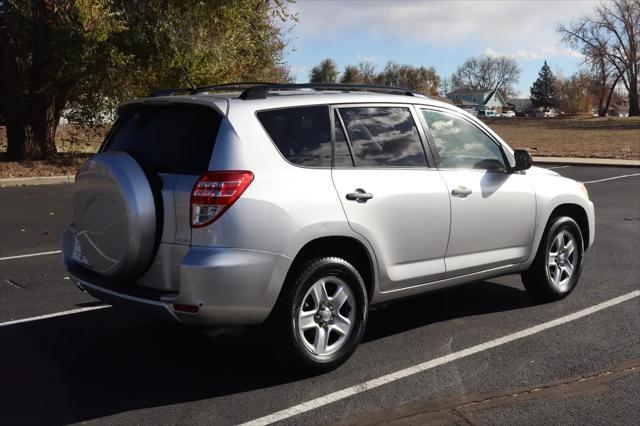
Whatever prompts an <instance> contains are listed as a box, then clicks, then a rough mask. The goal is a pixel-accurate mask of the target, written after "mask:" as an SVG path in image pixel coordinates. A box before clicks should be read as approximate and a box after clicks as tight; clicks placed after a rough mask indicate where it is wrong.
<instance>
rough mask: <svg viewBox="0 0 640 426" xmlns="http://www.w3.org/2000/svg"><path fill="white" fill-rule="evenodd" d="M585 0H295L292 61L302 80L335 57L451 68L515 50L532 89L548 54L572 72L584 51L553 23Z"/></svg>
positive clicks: (586, 6)
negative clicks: (566, 42) (481, 56)
mask: <svg viewBox="0 0 640 426" xmlns="http://www.w3.org/2000/svg"><path fill="white" fill-rule="evenodd" d="M596 4H597V3H596V2H594V1H582V0H535V1H528V0H520V1H517V0H511V1H497V0H477V1H472V0H467V1H440V0H437V1H392V0H388V1H382V0H378V1H366V0H356V1H337V0H325V1H321V0H298V2H297V3H295V4H293V5H291V6H290V8H291V9H292V11H294V12H296V13H297V14H298V19H299V22H298V23H297V24H296V25H295V27H294V28H293V31H292V32H291V33H290V34H289V40H290V44H289V51H288V53H287V61H288V63H289V65H290V66H291V71H292V73H293V75H294V76H295V77H296V79H297V81H298V82H306V81H308V79H309V70H310V69H311V67H313V65H315V64H317V63H318V62H320V60H322V59H324V58H327V57H330V58H332V59H334V60H335V61H336V62H337V64H338V67H339V68H340V69H343V68H344V66H345V65H347V64H356V63H358V62H361V61H364V60H369V61H372V62H374V63H375V64H376V66H377V68H378V70H380V69H382V68H383V67H384V65H385V63H386V62H387V61H389V60H393V61H396V62H398V63H402V64H405V63H406V64H411V65H416V66H419V65H425V66H433V67H435V68H436V71H437V72H438V74H439V75H440V76H448V75H450V74H451V73H452V72H453V71H455V69H456V67H457V66H458V65H459V64H461V63H462V62H463V61H464V60H465V59H466V58H468V57H471V56H475V55H478V54H483V53H484V54H492V55H510V56H513V57H514V58H515V59H516V61H517V62H518V65H519V66H520V68H521V69H522V74H521V76H520V82H519V84H517V85H516V89H517V90H518V91H519V92H520V95H521V96H523V97H527V96H528V95H529V87H530V86H531V84H532V83H533V81H534V80H535V79H536V77H537V75H538V71H539V70H540V67H541V66H542V64H543V62H544V60H545V59H546V60H547V62H548V63H549V65H550V66H551V68H552V69H553V70H554V72H561V73H562V74H564V75H570V74H572V73H573V72H575V71H576V70H577V69H578V67H579V66H580V63H581V62H582V57H581V55H580V54H579V53H578V52H575V51H573V50H571V49H570V48H569V47H568V46H566V45H564V44H562V43H561V41H560V37H559V35H558V34H557V33H556V31H555V28H556V26H557V24H558V23H560V22H562V23H567V22H569V21H571V20H572V19H575V18H577V17H579V16H581V15H583V14H585V13H589V12H590V11H591V10H593V9H594V7H595V6H596Z"/></svg>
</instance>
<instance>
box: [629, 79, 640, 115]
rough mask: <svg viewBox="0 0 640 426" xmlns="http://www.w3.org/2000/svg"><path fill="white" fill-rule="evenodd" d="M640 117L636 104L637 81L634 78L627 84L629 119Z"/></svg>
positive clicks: (638, 107)
mask: <svg viewBox="0 0 640 426" xmlns="http://www.w3.org/2000/svg"><path fill="white" fill-rule="evenodd" d="M638 115H640V104H639V103H638V79H637V78H634V79H633V80H631V81H630V82H629V117H634V116H638Z"/></svg>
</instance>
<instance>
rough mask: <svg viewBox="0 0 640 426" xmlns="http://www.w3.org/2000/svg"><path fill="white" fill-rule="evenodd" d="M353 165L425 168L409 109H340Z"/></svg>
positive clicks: (416, 130) (422, 150) (423, 154)
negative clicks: (353, 161)
mask: <svg viewBox="0 0 640 426" xmlns="http://www.w3.org/2000/svg"><path fill="white" fill-rule="evenodd" d="M339 111H340V116H341V117H342V121H343V123H344V127H345V130H346V132H347V136H348V138H349V142H350V144H351V150H352V153H353V158H354V160H355V163H356V166H382V167H426V166H427V159H426V156H425V153H424V149H423V148H422V143H421V142H420V136H419V135H418V129H417V128H416V124H415V122H414V121H413V117H412V116H411V111H410V110H409V108H404V107H357V108H340V110H339Z"/></svg>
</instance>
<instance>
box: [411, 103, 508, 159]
mask: <svg viewBox="0 0 640 426" xmlns="http://www.w3.org/2000/svg"><path fill="white" fill-rule="evenodd" d="M422 114H423V115H424V119H425V121H426V122H427V124H428V126H429V129H430V130H431V134H432V135H433V142H434V144H435V147H436V150H437V152H438V155H437V157H438V158H437V159H436V162H437V166H438V167H439V168H465V169H483V170H492V171H505V170H506V167H505V163H504V157H503V156H502V151H501V150H500V147H499V146H498V144H496V142H494V141H493V140H492V139H491V138H490V137H489V136H487V135H486V134H485V133H484V132H483V131H482V130H480V129H479V128H477V127H476V126H474V125H473V124H471V123H469V122H468V121H466V120H463V119H462V118H458V117H456V116H454V115H450V114H446V113H442V112H439V111H430V110H426V109H425V110H422Z"/></svg>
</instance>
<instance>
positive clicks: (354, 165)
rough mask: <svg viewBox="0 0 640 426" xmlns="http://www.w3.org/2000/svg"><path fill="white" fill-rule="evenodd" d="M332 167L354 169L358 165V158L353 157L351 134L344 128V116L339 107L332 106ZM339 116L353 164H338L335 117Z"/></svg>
mask: <svg viewBox="0 0 640 426" xmlns="http://www.w3.org/2000/svg"><path fill="white" fill-rule="evenodd" d="M331 111H332V114H331V168H332V169H353V168H355V167H356V159H355V158H354V157H353V149H352V148H351V142H350V141H349V136H348V135H347V131H346V129H345V128H344V122H343V121H342V116H341V115H340V112H339V111H338V110H337V109H334V108H331ZM336 116H337V117H338V120H339V124H340V128H341V129H342V134H343V135H344V138H345V140H346V142H347V149H348V150H349V156H350V157H351V166H340V167H337V166H336V126H335V124H336V123H335V118H336Z"/></svg>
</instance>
